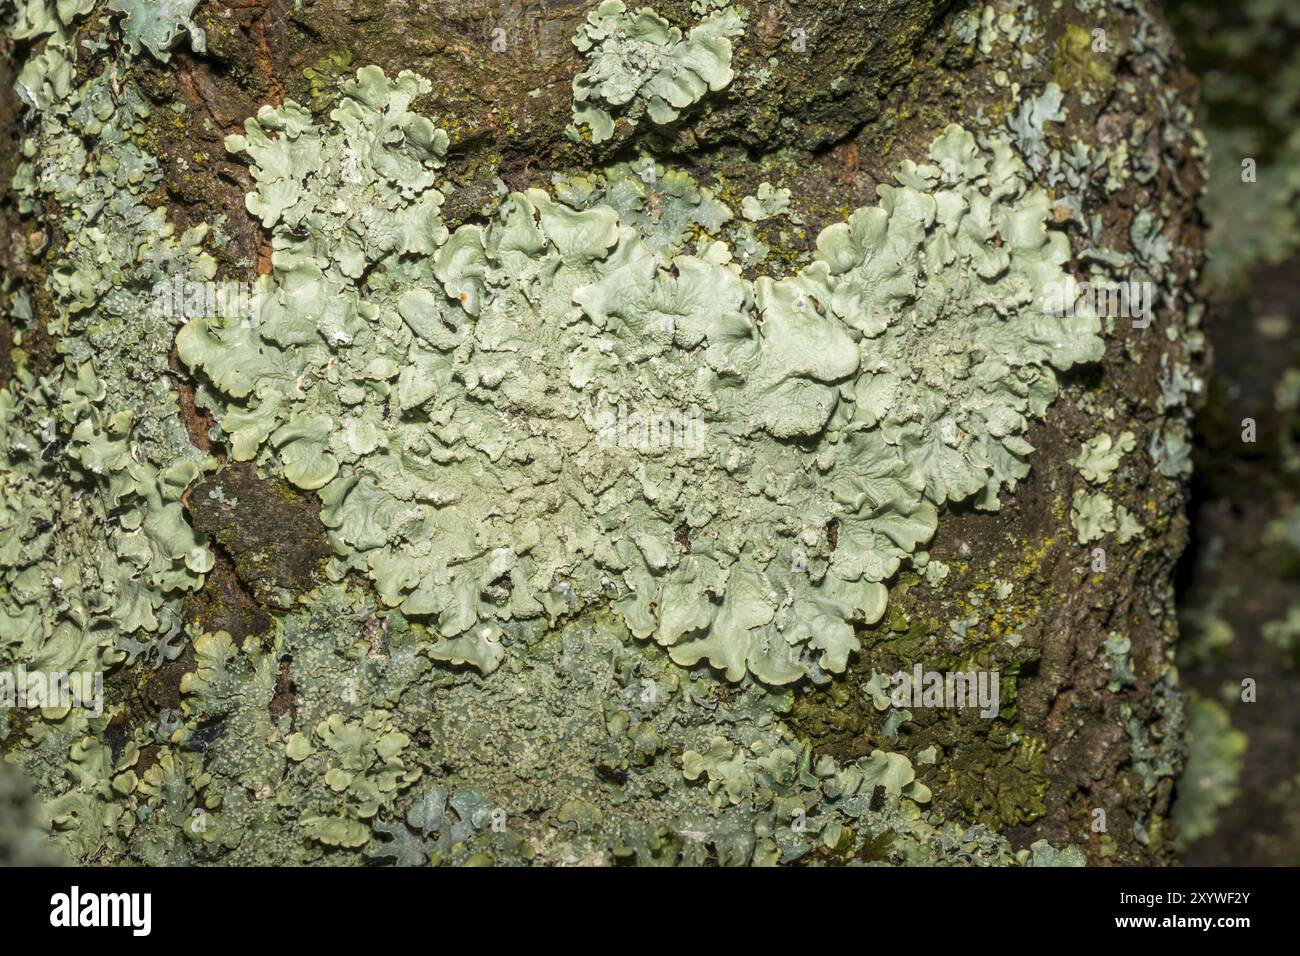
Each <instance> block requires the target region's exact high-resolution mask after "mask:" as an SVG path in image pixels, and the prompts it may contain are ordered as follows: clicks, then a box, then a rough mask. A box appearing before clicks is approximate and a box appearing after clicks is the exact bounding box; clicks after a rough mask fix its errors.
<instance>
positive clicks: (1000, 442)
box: [178, 67, 1101, 684]
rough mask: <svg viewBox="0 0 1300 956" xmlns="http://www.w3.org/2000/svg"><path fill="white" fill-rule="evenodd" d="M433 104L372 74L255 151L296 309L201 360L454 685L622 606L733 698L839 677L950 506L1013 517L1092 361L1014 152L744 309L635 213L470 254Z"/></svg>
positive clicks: (999, 155) (518, 204)
mask: <svg viewBox="0 0 1300 956" xmlns="http://www.w3.org/2000/svg"><path fill="white" fill-rule="evenodd" d="M427 89H428V84H427V82H426V81H424V80H421V79H420V78H418V77H416V76H414V75H413V74H410V73H403V74H402V75H400V76H399V77H398V78H397V79H396V80H395V81H390V80H389V79H388V78H387V77H385V76H384V74H383V73H382V72H380V71H379V70H378V69H377V68H375V67H367V68H365V69H363V70H361V71H359V72H358V74H357V77H356V79H355V80H351V81H349V82H347V83H345V84H344V88H343V96H342V99H341V100H340V103H339V105H338V106H337V107H335V109H334V110H333V111H332V112H331V114H330V117H329V119H330V122H329V123H328V124H325V125H322V124H315V123H313V122H312V118H311V116H310V114H309V113H308V112H307V111H306V110H304V109H302V108H301V107H299V106H297V105H296V104H294V103H293V102H287V103H286V104H285V105H284V106H283V107H280V108H279V109H271V108H269V107H267V108H263V110H262V111H261V112H260V113H259V116H258V118H257V119H256V120H250V121H249V123H248V124H247V133H246V135H244V136H239V137H232V138H231V140H230V142H229V146H230V148H231V149H232V150H234V151H236V152H243V153H247V154H248V155H249V156H250V157H251V159H252V160H253V163H254V165H253V176H254V179H255V181H256V183H257V190H256V191H255V192H253V193H250V194H249V197H248V207H249V210H250V211H251V212H252V213H253V214H254V215H256V216H258V217H260V218H261V220H262V223H263V225H265V226H267V227H268V228H270V229H271V230H272V232H273V236H274V245H275V253H274V256H273V260H272V264H273V267H274V271H273V276H272V281H273V285H274V289H273V291H272V293H271V294H270V295H269V296H268V298H267V302H266V305H265V306H264V307H263V309H262V313H261V316H260V321H259V322H257V323H251V324H250V323H247V322H236V323H229V322H228V323H224V324H223V323H222V322H221V321H220V320H219V319H208V318H200V319H196V320H193V321H191V322H189V323H188V324H187V325H186V326H185V327H184V328H183V329H182V330H181V333H180V335H179V337H178V346H179V352H180V356H181V358H182V359H183V360H184V361H185V362H186V363H187V364H188V365H189V366H190V367H191V368H193V369H195V370H196V371H201V372H202V373H203V374H204V375H205V376H206V379H207V381H208V382H209V383H210V384H211V386H212V390H211V391H209V392H208V393H207V394H206V395H205V396H204V397H203V398H202V399H201V401H202V402H204V403H205V404H207V405H209V406H210V407H212V408H213V410H214V412H215V414H216V417H217V419H218V421H219V422H220V423H221V426H222V428H223V429H224V431H225V432H226V433H227V435H228V436H229V440H230V444H231V450H232V454H233V456H234V457H235V458H236V459H248V458H252V457H254V456H257V455H261V456H262V459H261V460H267V461H271V460H274V461H275V462H277V463H278V466H279V467H280V468H281V469H282V470H283V474H284V475H285V477H286V478H287V479H288V480H289V481H291V482H293V483H294V484H296V485H298V486H299V487H301V488H304V489H311V490H318V491H319V493H320V496H321V499H322V502H323V505H324V507H323V510H322V519H323V520H324V522H325V524H326V526H327V527H328V528H329V529H330V539H331V542H332V544H333V546H334V549H335V552H336V554H337V556H338V561H337V562H336V569H335V572H334V573H335V575H336V576H340V575H342V574H343V573H344V572H345V571H346V570H347V569H355V570H358V571H361V572H363V573H365V574H368V575H369V576H370V577H371V578H372V580H373V581H374V582H375V585H376V587H377V588H378V590H379V593H380V595H381V596H382V598H383V600H384V602H385V603H386V604H387V605H389V606H390V607H398V608H400V609H401V610H402V612H403V613H404V614H406V615H408V616H411V617H414V618H418V619H427V620H429V621H431V622H433V623H434V624H435V625H436V630H437V632H438V634H439V636H440V644H439V647H440V648H442V653H443V656H444V657H445V658H446V659H448V660H452V661H468V662H472V663H476V664H478V665H479V666H480V667H483V668H484V669H491V668H492V667H495V666H496V665H497V664H498V663H499V662H500V660H501V657H502V655H501V653H500V649H499V645H501V644H502V643H503V642H507V643H508V639H507V638H506V637H505V632H504V630H503V628H504V626H505V625H506V624H507V623H509V622H512V621H515V622H519V621H524V622H537V623H538V624H540V623H542V622H544V621H545V620H547V619H554V618H555V617H557V616H560V615H563V614H565V613H568V612H570V611H572V610H574V609H576V608H577V607H578V606H581V605H583V604H587V603H589V602H591V601H594V600H597V599H601V598H603V599H612V602H613V606H614V607H615V608H616V609H617V610H618V611H619V612H620V613H621V614H622V616H623V618H624V620H625V621H626V622H627V623H628V626H629V627H630V629H631V630H632V632H633V633H634V634H635V635H637V636H638V637H641V638H652V639H654V640H655V641H657V642H658V643H659V644H661V645H663V646H665V647H667V648H669V653H670V655H671V656H672V658H673V659H674V660H675V661H677V662H678V663H680V664H682V665H685V666H691V665H694V664H696V663H697V662H699V661H707V662H709V663H710V664H712V665H713V666H715V667H717V668H719V669H721V670H723V671H724V672H725V673H726V675H727V677H728V678H729V679H730V680H733V681H738V680H740V679H741V678H742V677H744V676H745V675H746V673H752V674H753V675H754V676H756V677H758V678H759V679H761V680H764V681H766V682H768V683H772V684H785V683H789V682H792V681H795V680H799V679H800V678H803V677H805V676H812V677H813V678H814V679H821V678H822V675H824V674H826V673H827V672H832V673H834V672H841V671H843V670H844V669H845V666H846V661H847V657H848V655H849V653H850V652H852V651H853V650H854V649H855V648H856V646H857V639H856V637H855V635H854V630H853V622H855V621H857V622H862V623H871V622H874V621H875V620H877V619H878V618H879V617H880V615H881V614H882V613H883V611H884V605H885V594H886V592H885V588H884V584H883V582H884V581H886V580H887V579H888V578H889V577H890V576H891V575H892V574H893V573H894V571H895V570H896V569H897V568H898V567H899V564H900V562H901V561H902V560H903V559H904V558H906V557H908V556H909V555H910V554H911V553H912V552H914V551H915V550H916V549H917V547H918V546H920V545H922V544H924V543H925V542H926V541H927V540H928V539H929V537H930V536H931V535H932V534H933V532H934V528H935V522H936V519H937V513H938V509H939V508H940V507H941V506H942V505H943V504H945V503H946V502H948V501H959V500H963V499H966V498H970V497H972V496H976V504H977V505H978V506H980V507H984V508H990V509H992V508H996V507H997V506H998V493H999V491H1000V490H1001V489H1003V488H1006V487H1014V485H1015V483H1016V482H1017V481H1018V480H1019V479H1020V478H1023V477H1024V476H1025V474H1027V471H1028V464H1027V461H1026V459H1027V457H1028V455H1029V453H1030V452H1031V451H1032V448H1031V447H1030V446H1029V444H1028V443H1027V442H1026V441H1025V440H1024V438H1023V432H1024V429H1025V427H1026V426H1027V421H1028V416H1030V415H1034V414H1039V415H1041V414H1042V413H1043V412H1044V411H1045V410H1046V407H1047V405H1048V404H1049V403H1050V401H1051V399H1052V397H1053V396H1054V394H1055V391H1056V383H1055V377H1054V374H1053V368H1060V369H1065V368H1069V367H1071V366H1072V365H1073V364H1075V363H1077V362H1081V361H1089V360H1092V359H1095V358H1097V357H1098V356H1099V354H1100V348H1101V342H1100V339H1099V338H1098V337H1097V334H1096V333H1097V331H1098V323H1097V320H1096V319H1095V317H1093V316H1091V315H1090V314H1080V315H1076V316H1070V317H1058V316H1052V315H1048V314H1045V313H1043V312H1042V311H1041V310H1038V309H1037V308H1036V304H1037V303H1038V302H1039V301H1040V300H1041V290H1042V288H1043V287H1044V285H1045V284H1046V283H1049V282H1053V281H1056V280H1058V279H1059V278H1060V277H1061V276H1062V275H1063V272H1062V266H1063V264H1064V262H1065V261H1066V259H1067V258H1068V251H1067V248H1068V247H1067V243H1066V242H1065V239H1064V237H1063V236H1061V235H1060V234H1057V233H1053V232H1050V231H1048V230H1047V228H1046V218H1047V203H1048V200H1047V197H1046V196H1045V195H1044V194H1043V193H1041V192H1038V191H1036V190H1033V189H1030V188H1029V187H1028V185H1027V183H1026V181H1025V179H1024V178H1023V175H1022V171H1023V167H1022V166H1021V164H1020V163H1019V161H1018V160H1017V159H1016V158H1015V157H1014V155H1013V153H1012V152H1011V149H1010V147H1009V146H1008V145H1007V144H1006V143H1005V142H1002V141H999V140H994V141H993V142H992V143H991V145H990V148H989V150H988V151H987V152H986V151H985V150H983V149H981V148H980V147H979V146H978V145H977V143H976V142H975V140H974V138H973V137H972V136H971V134H969V133H967V132H965V131H964V130H962V129H960V128H959V127H956V126H951V127H949V128H948V129H947V130H946V131H945V132H944V134H943V135H942V136H941V137H940V138H939V139H938V140H936V141H935V143H934V146H933V147H932V150H931V157H930V158H931V163H928V164H923V165H917V164H915V163H910V162H909V163H906V164H904V167H903V168H902V170H901V171H900V172H899V185H897V186H882V187H881V190H880V194H881V199H882V203H881V205H880V206H875V207H869V208H864V209H862V210H859V211H858V212H856V213H855V214H854V215H853V216H852V217H851V218H850V220H849V222H847V223H842V224H840V225H837V226H832V227H830V228H828V229H827V230H825V231H824V232H823V233H822V235H821V236H820V237H819V239H818V243H817V248H818V260H817V261H816V262H814V264H813V265H811V266H809V267H808V268H806V269H804V270H802V271H801V272H800V273H799V274H798V275H796V276H793V277H791V278H788V279H782V280H773V279H770V278H766V277H760V278H759V279H758V280H757V281H754V282H750V281H748V280H745V279H743V278H742V277H741V276H740V275H738V273H737V270H736V269H735V268H734V267H733V266H732V265H731V262H730V259H731V255H730V251H729V249H728V248H727V247H726V246H725V245H724V244H723V243H720V242H702V243H700V244H699V247H698V248H697V249H696V251H695V254H694V255H691V254H686V253H684V252H681V251H677V250H675V249H673V248H672V246H671V239H670V237H668V236H664V235H663V234H662V233H660V232H656V234H657V235H658V245H659V249H660V251H658V252H656V251H654V250H653V249H652V248H651V247H649V246H648V245H647V244H646V242H645V241H644V240H643V239H642V237H641V236H640V235H639V234H638V232H637V230H636V228H635V225H636V223H637V221H638V220H637V217H636V215H635V204H634V203H633V204H632V205H631V207H630V212H631V215H629V218H628V219H627V220H624V219H622V218H621V217H620V215H619V213H618V211H617V210H616V209H615V208H613V207H612V206H608V205H605V204H603V203H595V204H593V205H590V206H589V208H585V209H575V208H573V207H571V206H568V205H565V204H562V203H558V202H556V201H555V200H554V199H552V198H551V197H550V196H549V195H548V194H546V193H544V192H542V191H541V190H536V189H534V190H528V191H526V192H523V193H513V194H511V195H510V196H509V197H508V198H507V200H506V201H505V202H504V203H503V204H502V206H501V209H500V211H499V213H498V214H497V215H496V216H495V217H494V219H493V220H492V221H491V222H490V223H489V224H488V225H487V226H486V227H484V226H480V225H477V224H467V225H464V226H461V227H459V228H458V229H456V230H455V232H454V233H449V232H448V230H447V229H446V228H445V227H444V226H443V225H442V223H441V220H440V218H439V215H438V209H439V205H440V203H441V195H440V194H439V193H438V191H437V190H436V188H435V187H434V181H435V171H436V170H437V169H438V168H439V167H440V166H441V165H442V162H443V159H442V156H443V151H444V149H445V145H446V136H445V134H443V133H442V132H441V131H439V130H437V129H436V128H435V127H434V125H433V124H432V123H431V122H430V121H428V120H427V119H424V118H423V117H420V116H418V115H416V114H413V113H411V112H410V110H409V105H410V103H411V101H412V99H413V98H414V97H415V96H417V95H419V93H420V92H421V91H423V90H427ZM610 175H617V174H610ZM612 181H615V180H611V182H612ZM569 188H570V189H572V187H569ZM609 189H610V187H609V186H608V185H606V186H604V187H603V192H608V191H609ZM986 189H987V190H988V192H987V193H986V192H985V190H986ZM677 192H678V195H679V197H689V198H685V199H684V201H686V202H688V203H693V202H695V201H696V200H695V196H694V194H693V193H692V191H691V190H680V189H679V190H678V191H677ZM354 194H355V195H356V196H358V197H360V195H362V194H364V195H365V196H366V197H367V201H366V202H364V203H362V202H357V203H355V204H353V203H351V202H349V201H348V197H349V196H352V195H354ZM591 195H594V192H593V193H592V194H591ZM375 196H378V197H381V198H380V199H379V201H375V200H374V199H373V198H372V197H375ZM701 198H702V197H701ZM679 201H683V200H679ZM362 206H364V207H365V208H366V209H367V210H368V211H367V213H366V215H363V216H354V215H352V214H351V213H350V211H349V210H351V209H353V208H358V207H362ZM363 275H364V276H365V282H364V285H359V284H358V281H357V280H358V279H359V278H360V277H362V276H363ZM629 423H630V424H629ZM782 476H783V477H782ZM832 528H833V529H835V530H834V534H835V537H836V539H837V544H836V545H835V546H834V547H833V548H832V546H831V541H830V538H831V530H830V529H832ZM683 539H684V540H683Z"/></svg>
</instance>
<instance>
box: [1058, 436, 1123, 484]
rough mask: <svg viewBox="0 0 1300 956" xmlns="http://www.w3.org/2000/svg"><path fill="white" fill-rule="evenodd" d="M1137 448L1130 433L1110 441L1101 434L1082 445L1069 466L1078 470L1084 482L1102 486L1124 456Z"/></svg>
mask: <svg viewBox="0 0 1300 956" xmlns="http://www.w3.org/2000/svg"><path fill="white" fill-rule="evenodd" d="M1136 446H1137V436H1135V435H1134V434H1133V433H1132V432H1130V431H1123V432H1120V434H1119V437H1118V438H1115V439H1112V438H1111V437H1110V435H1108V434H1107V433H1106V432H1102V433H1101V434H1099V435H1096V436H1095V437H1093V438H1090V439H1088V440H1087V441H1086V442H1084V443H1083V447H1082V448H1081V449H1080V451H1079V456H1078V457H1077V458H1075V459H1074V460H1073V461H1072V462H1071V464H1072V465H1074V466H1075V467H1076V468H1078V469H1079V474H1081V475H1083V477H1084V480H1086V481H1089V482H1091V483H1092V484H1094V485H1104V484H1105V483H1106V482H1108V481H1110V477H1111V475H1113V474H1114V473H1115V469H1117V468H1118V467H1119V463H1120V461H1122V460H1123V458H1124V456H1125V455H1126V454H1128V453H1129V452H1131V451H1132V450H1133V449H1134V448H1135V447H1136Z"/></svg>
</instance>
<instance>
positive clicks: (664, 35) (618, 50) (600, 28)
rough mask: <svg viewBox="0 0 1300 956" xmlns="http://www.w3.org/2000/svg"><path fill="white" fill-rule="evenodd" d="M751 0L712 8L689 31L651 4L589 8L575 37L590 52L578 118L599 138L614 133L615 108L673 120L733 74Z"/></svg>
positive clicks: (618, 1)
mask: <svg viewBox="0 0 1300 956" xmlns="http://www.w3.org/2000/svg"><path fill="white" fill-rule="evenodd" d="M744 16H745V14H744V10H743V8H732V7H728V8H726V9H723V10H717V11H714V12H712V13H710V14H709V15H708V16H706V17H705V18H704V19H702V20H701V21H700V22H699V23H698V24H696V25H695V26H694V27H692V28H691V30H690V31H689V33H685V34H683V32H682V31H681V29H680V28H678V27H675V26H672V25H671V24H670V23H669V22H668V21H667V20H665V19H664V18H663V17H661V16H659V14H657V13H655V12H654V11H653V10H651V9H650V8H648V7H642V8H641V9H640V10H639V11H637V12H636V13H632V12H631V11H630V10H628V8H627V6H626V5H625V4H624V3H623V2H622V0H604V2H602V3H601V4H600V5H598V6H597V7H596V8H595V9H594V10H592V11H591V12H590V13H589V14H587V20H586V22H585V23H584V24H583V25H582V26H581V27H579V28H578V32H577V33H576V34H575V35H574V37H573V44H574V46H576V47H577V48H578V50H579V51H580V52H581V53H583V54H585V55H586V56H587V58H588V60H589V63H588V65H587V68H586V69H585V70H583V71H582V72H580V73H578V74H577V75H576V76H575V77H574V78H573V122H574V124H575V126H574V127H573V129H572V131H571V135H573V136H575V137H576V136H577V135H578V130H577V125H578V124H580V125H582V126H585V127H587V128H588V129H590V131H591V139H592V142H595V143H600V142H603V141H604V140H607V139H609V138H610V137H611V136H612V135H613V134H614V118H615V114H617V115H619V116H622V117H624V118H625V119H626V120H627V122H628V123H630V124H631V125H633V126H635V125H636V124H637V123H638V122H639V121H640V119H641V118H642V117H643V116H646V117H649V119H650V121H651V122H652V123H659V124H662V123H671V122H672V121H673V120H675V119H677V118H678V117H679V116H680V115H681V112H682V110H684V109H686V108H688V107H690V106H692V105H693V104H695V103H697V102H699V101H700V100H701V99H702V98H703V97H704V96H705V94H707V93H709V92H710V91H714V92H716V91H717V90H721V89H723V88H724V87H725V86H726V85H727V84H728V83H730V82H731V79H732V71H731V40H732V39H733V38H734V37H736V36H738V35H739V34H740V33H741V32H743V30H744Z"/></svg>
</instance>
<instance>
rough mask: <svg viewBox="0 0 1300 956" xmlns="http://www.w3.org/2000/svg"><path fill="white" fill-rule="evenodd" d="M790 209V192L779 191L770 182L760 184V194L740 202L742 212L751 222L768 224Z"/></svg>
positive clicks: (786, 190) (785, 190)
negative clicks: (767, 222) (769, 220)
mask: <svg viewBox="0 0 1300 956" xmlns="http://www.w3.org/2000/svg"><path fill="white" fill-rule="evenodd" d="M789 209H790V190H788V189H777V188H776V187H774V186H773V185H772V184H771V183H769V182H762V183H759V184H758V192H757V193H756V194H755V195H753V196H746V197H745V198H744V199H742V200H741V201H740V211H741V213H743V214H744V216H745V218H746V219H748V220H749V221H750V222H766V221H767V220H768V219H773V218H775V217H777V216H783V215H785V214H786V212H787V211H788V210H789Z"/></svg>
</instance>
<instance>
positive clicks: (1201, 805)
mask: <svg viewBox="0 0 1300 956" xmlns="http://www.w3.org/2000/svg"><path fill="white" fill-rule="evenodd" d="M1187 744H1188V746H1187V766H1186V767H1185V768H1184V770H1183V775H1182V777H1181V778H1180V779H1179V781H1178V793H1177V797H1176V799H1175V800H1174V805H1173V809H1172V811H1171V813H1170V819H1171V820H1172V821H1173V823H1174V825H1175V826H1177V827H1178V837H1177V841H1178V845H1179V846H1182V847H1185V846H1187V845H1188V844H1190V843H1193V842H1195V841H1196V840H1198V839H1200V838H1201V837H1203V836H1206V835H1208V834H1210V833H1213V832H1214V828H1215V824H1216V821H1217V819H1218V815H1219V811H1220V810H1222V809H1223V808H1224V807H1226V806H1227V805H1228V804H1230V803H1232V801H1233V800H1235V799H1236V798H1237V792H1238V789H1239V788H1238V779H1239V778H1240V776H1241V768H1242V762H1243V760H1244V759H1245V754H1246V747H1247V744H1248V741H1247V738H1246V735H1245V734H1243V733H1242V732H1241V731H1239V730H1237V729H1235V728H1234V727H1233V726H1232V720H1231V718H1230V717H1229V715H1228V712H1227V711H1226V710H1225V709H1224V708H1223V707H1222V706H1221V705H1220V704H1218V703H1216V702H1215V701H1213V700H1211V699H1209V698H1206V697H1202V696H1201V695H1199V694H1196V693H1191V694H1189V695H1188V703H1187Z"/></svg>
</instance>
